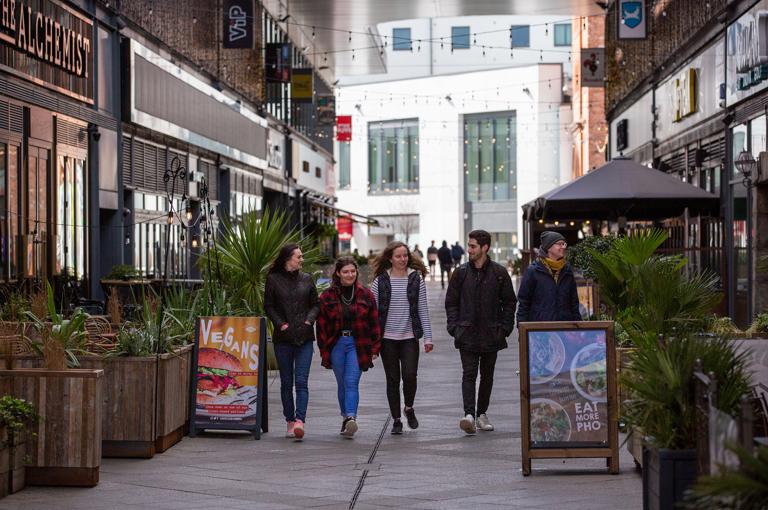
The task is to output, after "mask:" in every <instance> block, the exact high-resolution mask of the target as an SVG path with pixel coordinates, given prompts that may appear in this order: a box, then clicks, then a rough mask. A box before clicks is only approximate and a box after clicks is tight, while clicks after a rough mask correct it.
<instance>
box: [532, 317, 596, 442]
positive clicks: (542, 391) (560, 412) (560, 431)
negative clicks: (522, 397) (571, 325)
mask: <svg viewBox="0 0 768 510" xmlns="http://www.w3.org/2000/svg"><path fill="white" fill-rule="evenodd" d="M606 355H607V350H606V332H605V331H604V330H577V331H531V332H529V334H528V372H529V378H530V399H531V400H530V440H531V443H532V444H531V446H532V447H535V448H541V447H543V448H547V447H566V446H567V447H578V446H590V445H600V446H603V445H605V444H607V442H608V409H607V403H608V384H607V369H606V361H607V360H606V358H607V356H606Z"/></svg>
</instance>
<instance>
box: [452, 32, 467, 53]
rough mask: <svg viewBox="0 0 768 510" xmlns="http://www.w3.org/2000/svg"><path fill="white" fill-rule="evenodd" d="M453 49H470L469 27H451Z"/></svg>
mask: <svg viewBox="0 0 768 510" xmlns="http://www.w3.org/2000/svg"><path fill="white" fill-rule="evenodd" d="M451 49H452V50H468V49H469V27H451Z"/></svg>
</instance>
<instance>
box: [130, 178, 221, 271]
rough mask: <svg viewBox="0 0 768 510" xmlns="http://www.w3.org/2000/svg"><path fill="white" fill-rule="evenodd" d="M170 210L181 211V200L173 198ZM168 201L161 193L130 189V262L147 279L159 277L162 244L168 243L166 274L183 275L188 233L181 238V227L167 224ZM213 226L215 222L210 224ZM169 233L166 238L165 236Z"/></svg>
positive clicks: (162, 268)
mask: <svg viewBox="0 0 768 510" xmlns="http://www.w3.org/2000/svg"><path fill="white" fill-rule="evenodd" d="M173 201H174V209H175V210H176V211H181V210H182V209H181V199H178V198H175V199H174V200H173ZM167 202H168V200H167V198H166V197H164V196H161V195H155V194H151V193H140V192H134V195H133V203H134V205H133V208H134V211H135V212H134V218H135V221H134V225H133V239H132V240H131V241H132V242H133V257H134V258H133V265H134V267H136V269H137V270H138V271H139V272H140V273H141V274H142V276H145V277H147V278H162V277H163V271H164V269H165V268H164V264H165V250H166V243H167V245H168V246H169V248H170V250H169V257H168V277H169V278H187V276H188V275H187V268H188V267H189V257H188V255H189V252H188V250H187V243H188V242H190V240H189V237H190V236H191V235H192V232H190V231H188V232H187V233H186V235H185V236H186V239H185V241H184V242H182V241H181V230H182V229H181V226H180V225H179V224H178V223H174V224H173V225H170V226H169V225H168V223H167V220H166V215H167V214H168V209H169V207H168V203H167ZM214 229H215V225H214ZM167 235H170V240H168V239H167V238H166V236H167Z"/></svg>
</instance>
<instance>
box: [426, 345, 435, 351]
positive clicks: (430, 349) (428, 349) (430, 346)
mask: <svg viewBox="0 0 768 510" xmlns="http://www.w3.org/2000/svg"><path fill="white" fill-rule="evenodd" d="M434 348H435V345H434V344H424V352H432V349H434Z"/></svg>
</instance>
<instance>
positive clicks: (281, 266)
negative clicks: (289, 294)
mask: <svg viewBox="0 0 768 510" xmlns="http://www.w3.org/2000/svg"><path fill="white" fill-rule="evenodd" d="M299 248H301V246H299V245H298V244H296V243H288V244H286V245H284V246H283V247H282V248H280V252H279V253H278V254H277V257H275V260H274V262H272V265H271V266H270V267H269V271H268V274H272V273H285V272H286V271H285V263H286V262H288V261H289V260H290V259H291V257H293V252H294V251H296V250H298V249H299Z"/></svg>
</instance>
